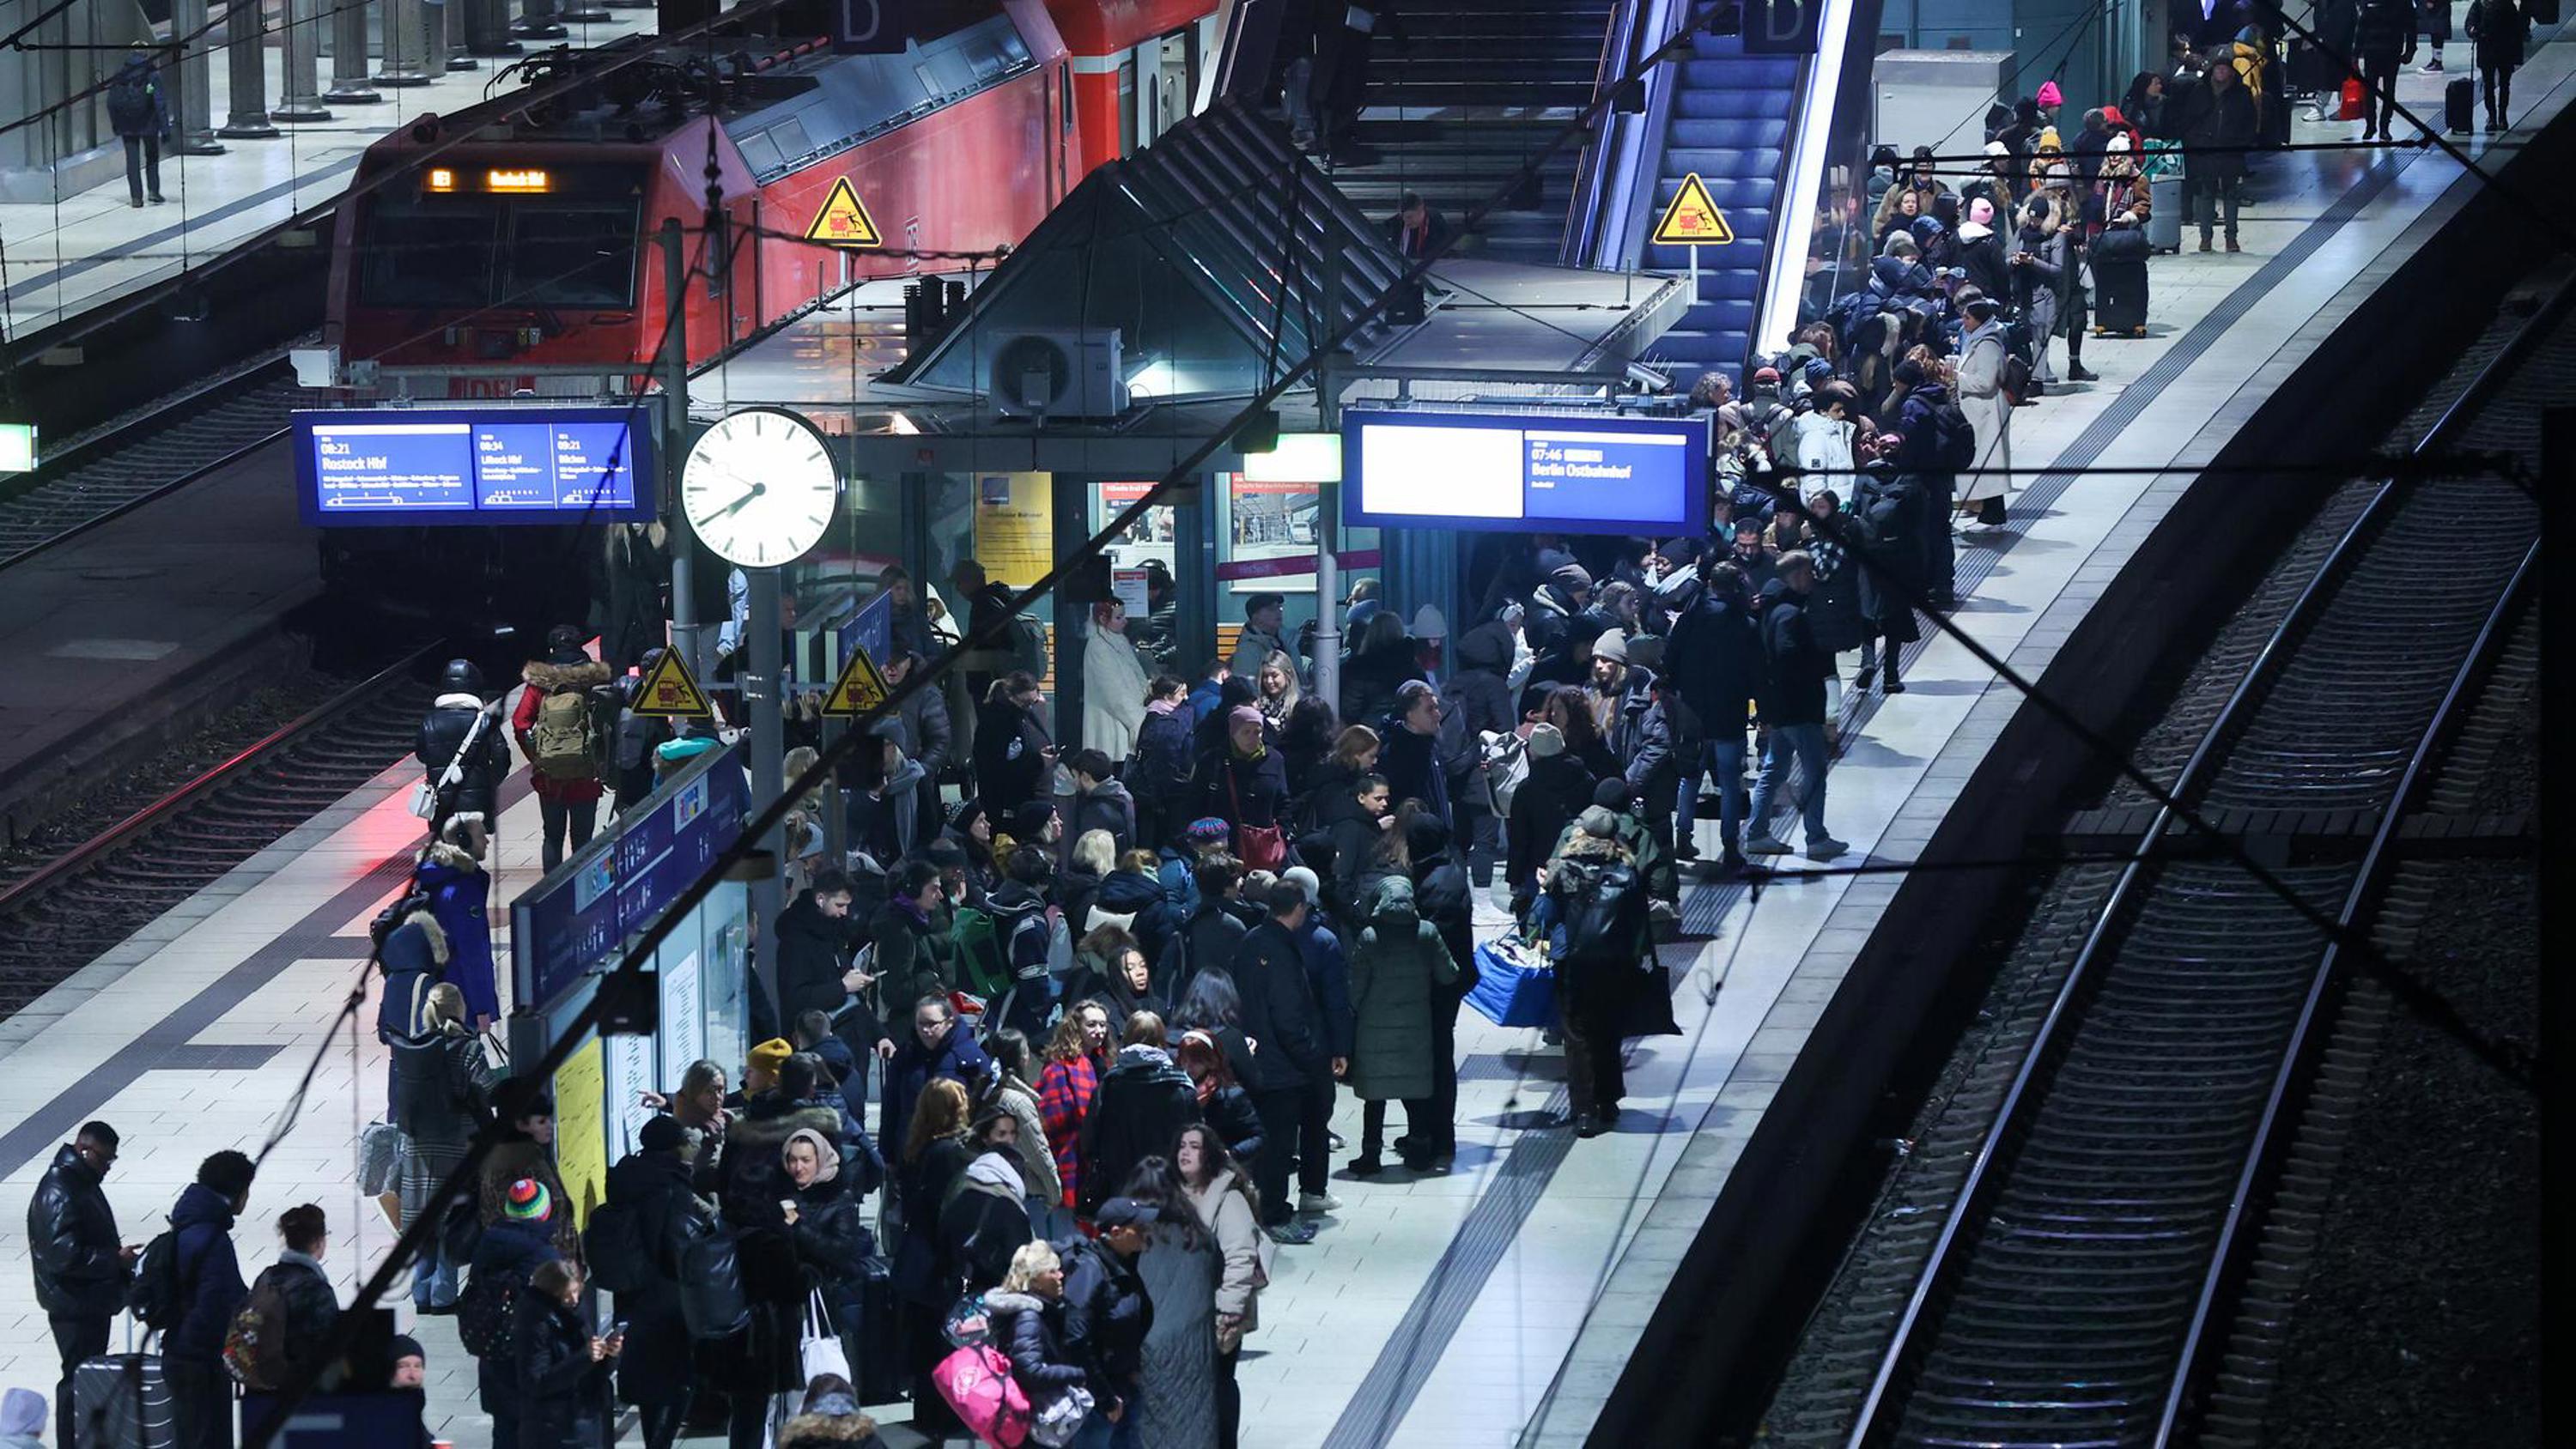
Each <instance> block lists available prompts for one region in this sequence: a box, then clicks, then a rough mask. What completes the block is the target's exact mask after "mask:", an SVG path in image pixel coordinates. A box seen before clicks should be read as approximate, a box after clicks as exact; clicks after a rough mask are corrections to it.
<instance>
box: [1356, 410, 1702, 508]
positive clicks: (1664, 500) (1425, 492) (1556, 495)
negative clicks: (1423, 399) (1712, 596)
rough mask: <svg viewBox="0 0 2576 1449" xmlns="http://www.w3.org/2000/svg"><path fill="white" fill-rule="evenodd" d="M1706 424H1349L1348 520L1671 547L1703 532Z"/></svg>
mask: <svg viewBox="0 0 2576 1449" xmlns="http://www.w3.org/2000/svg"><path fill="white" fill-rule="evenodd" d="M1707 474H1708V424H1707V423H1706V422H1705V421H1703V420H1701V419H1697V418H1631V417H1608V416H1600V417H1595V416H1587V415H1584V414H1579V413H1549V414H1528V413H1517V414H1505V413H1427V412H1423V413H1408V412H1364V411H1353V412H1348V413H1345V414H1344V415H1343V427H1342V477H1343V479H1344V487H1343V493H1342V521H1343V522H1344V523H1347V524H1352V525H1356V526H1363V527H1365V526H1376V527H1382V528H1464V529H1483V530H1508V531H1513V532H1519V531H1525V530H1538V531H1542V532H1554V533H1611V534H1633V535H1638V536H1651V537H1656V538H1668V537H1672V536H1675V535H1678V534H1684V533H1696V532H1698V531H1699V530H1700V529H1701V528H1703V527H1705V526H1706V524H1707V521H1708V489H1707V481H1706V480H1707Z"/></svg>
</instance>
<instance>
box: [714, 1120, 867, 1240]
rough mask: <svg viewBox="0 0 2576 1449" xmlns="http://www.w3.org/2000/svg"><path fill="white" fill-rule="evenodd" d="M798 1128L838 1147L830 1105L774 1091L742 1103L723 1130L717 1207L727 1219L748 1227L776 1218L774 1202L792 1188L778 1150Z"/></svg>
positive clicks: (838, 1125)
mask: <svg viewBox="0 0 2576 1449" xmlns="http://www.w3.org/2000/svg"><path fill="white" fill-rule="evenodd" d="M799 1131H811V1132H817V1133H820V1134H822V1137H823V1140H824V1141H826V1142H829V1143H831V1144H832V1147H833V1150H834V1151H836V1152H837V1151H839V1150H840V1149H841V1146H842V1143H841V1114H840V1113H839V1112H837V1111H835V1110H833V1109H832V1108H830V1107H826V1106H823V1105H821V1104H820V1103H816V1102H791V1101H789V1100H787V1098H786V1097H785V1096H783V1095H782V1094H780V1093H777V1092H763V1093H761V1094H760V1095H759V1096H757V1097H754V1098H752V1099H751V1100H750V1101H749V1102H747V1103H745V1104H744V1105H743V1109H742V1112H741V1114H740V1115H738V1116H736V1117H735V1118H734V1119H733V1121H732V1123H731V1124H730V1125H728V1126H727V1127H726V1128H725V1144H724V1193H723V1199H722V1203H721V1206H722V1207H723V1209H724V1217H725V1221H726V1222H729V1223H733V1224H736V1225H737V1226H741V1227H752V1226H776V1225H777V1224H778V1223H779V1222H780V1221H781V1215H780V1213H779V1211H778V1204H779V1201H780V1199H782V1198H785V1197H786V1196H787V1195H788V1194H789V1193H790V1192H792V1191H794V1190H795V1188H794V1184H793V1183H791V1182H789V1181H788V1178H787V1164H786V1162H785V1161H784V1160H783V1159H782V1157H781V1156H780V1154H781V1153H783V1152H785V1151H786V1149H787V1139H788V1138H790V1137H793V1136H795V1135H796V1134H797V1133H798V1132H799Z"/></svg>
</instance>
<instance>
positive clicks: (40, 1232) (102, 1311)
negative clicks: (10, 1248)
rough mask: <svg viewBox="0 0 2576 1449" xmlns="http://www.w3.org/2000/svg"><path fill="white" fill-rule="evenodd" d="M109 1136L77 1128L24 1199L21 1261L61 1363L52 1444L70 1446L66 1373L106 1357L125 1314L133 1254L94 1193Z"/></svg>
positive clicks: (109, 1154)
mask: <svg viewBox="0 0 2576 1449" xmlns="http://www.w3.org/2000/svg"><path fill="white" fill-rule="evenodd" d="M116 1145H117V1136H116V1129H115V1128H113V1127H110V1126H109V1125H107V1124H106V1123H104V1122H84V1123H82V1124H81V1129H80V1131H79V1132H78V1133H77V1134H75V1135H74V1136H73V1138H72V1140H71V1141H69V1142H66V1143H64V1144H63V1146H62V1148H61V1150H59V1151H57V1152H56V1153H55V1154H54V1161H53V1165H52V1166H50V1167H48V1168H46V1169H45V1175H44V1176H43V1177H40V1178H38V1179H37V1180H36V1193H35V1196H33V1197H31V1198H29V1199H28V1200H27V1255H28V1259H29V1261H30V1262H31V1264H32V1265H33V1266H34V1268H35V1271H36V1306H37V1307H39V1308H42V1309H43V1310H45V1317H46V1318H47V1319H48V1320H49V1321H50V1322H51V1324H52V1327H53V1330H54V1347H55V1348H56V1349H57V1350H58V1351H59V1352H60V1353H61V1355H62V1360H63V1377H62V1382H61V1383H59V1384H57V1385H56V1386H55V1388H54V1423H55V1442H56V1443H59V1444H74V1443H78V1442H79V1441H78V1440H76V1439H75V1438H74V1437H73V1436H72V1373H73V1371H74V1370H76V1369H78V1368H79V1367H80V1366H81V1365H82V1364H83V1363H85V1362H87V1361H88V1360H90V1359H93V1358H96V1357H98V1356H99V1355H100V1354H103V1353H105V1352H107V1337H108V1327H109V1325H110V1324H112V1323H113V1322H114V1321H115V1319H116V1315H117V1313H118V1312H119V1311H121V1310H122V1309H123V1308H124V1307H125V1291H126V1285H127V1283H128V1282H129V1281H130V1280H131V1279H132V1278H133V1276H134V1257H135V1251H136V1250H135V1249H134V1248H132V1247H130V1246H128V1245H126V1244H124V1243H122V1242H119V1241H118V1239H117V1232H116V1211H115V1209H113V1208H111V1207H109V1206H108V1203H107V1193H106V1192H105V1191H104V1190H103V1189H102V1188H101V1187H100V1186H99V1184H100V1183H101V1182H103V1181H104V1180H105V1179H106V1177H107V1170H108V1169H109V1168H111V1167H114V1166H115V1165H116Z"/></svg>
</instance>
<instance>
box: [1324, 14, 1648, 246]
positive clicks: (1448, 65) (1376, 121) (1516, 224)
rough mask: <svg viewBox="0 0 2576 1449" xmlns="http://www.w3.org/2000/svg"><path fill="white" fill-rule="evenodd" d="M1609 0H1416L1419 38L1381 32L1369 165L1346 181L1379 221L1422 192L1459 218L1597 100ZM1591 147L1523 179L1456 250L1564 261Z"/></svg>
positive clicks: (1371, 93)
mask: <svg viewBox="0 0 2576 1449" xmlns="http://www.w3.org/2000/svg"><path fill="white" fill-rule="evenodd" d="M1610 9H1611V6H1610V0H1407V3H1405V4H1404V5H1403V8H1402V24H1403V29H1404V33H1405V34H1406V36H1407V37H1408V38H1409V40H1410V44H1409V46H1408V47H1407V48H1405V49H1403V50H1398V49H1397V48H1396V47H1395V46H1394V45H1393V44H1392V43H1390V42H1389V41H1388V40H1387V39H1386V38H1385V37H1384V36H1380V38H1379V40H1378V43H1377V47H1376V53H1375V56H1374V58H1373V59H1372V60H1371V62H1370V67H1369V84H1368V101H1367V107H1366V109H1365V110H1364V111H1363V112H1362V115H1361V120H1360V125H1359V138H1360V142H1361V144H1362V145H1363V146H1364V147H1366V148H1367V149H1368V150H1369V151H1371V152H1373V153H1375V155H1374V157H1373V159H1371V161H1370V162H1369V164H1367V165H1363V166H1335V167H1332V168H1331V175H1332V178H1333V182H1334V184H1335V185H1336V186H1338V187H1340V188H1341V189H1342V191H1343V193H1344V194H1346V195H1348V196H1349V197H1350V198H1351V200H1352V201H1354V202H1356V203H1357V204H1358V205H1359V207H1360V209H1361V210H1363V211H1365V212H1367V213H1368V214H1369V215H1370V216H1371V217H1374V218H1377V219H1379V220H1384V219H1386V218H1388V217H1391V216H1393V215H1394V214H1395V207H1396V199H1397V198H1398V197H1399V196H1401V195H1402V194H1403V193H1405V192H1407V191H1415V192H1419V193H1421V195H1422V197H1423V199H1424V200H1425V201H1428V202H1429V203H1430V204H1431V205H1432V206H1433V207H1434V208H1435V209H1437V210H1439V211H1440V212H1442V213H1444V214H1445V215H1447V217H1448V218H1449V220H1450V221H1451V222H1452V223H1453V224H1454V223H1457V222H1460V221H1462V220H1464V218H1465V217H1466V214H1467V212H1468V211H1469V210H1470V209H1472V208H1473V207H1475V206H1476V205H1477V204H1478V203H1480V202H1482V201H1484V200H1485V198H1487V197H1488V196H1490V195H1492V194H1493V192H1494V190H1495V189H1496V188H1497V187H1499V186H1500V185H1501V184H1502V183H1503V181H1504V180H1505V179H1506V178H1507V177H1509V176H1511V175H1512V173H1513V172H1515V171H1517V170H1518V169H1520V166H1521V164H1522V162H1523V161H1524V159H1525V158H1526V157H1528V155H1529V154H1530V153H1531V152H1533V151H1536V150H1538V149H1539V148H1540V147H1541V146H1544V145H1546V144H1547V142H1548V141H1549V140H1550V139H1552V138H1553V137H1554V136H1555V135H1556V134H1557V132H1559V131H1561V130H1563V129H1564V127H1565V125H1566V123H1567V122H1568V121H1570V120H1572V119H1573V118H1574V116H1575V114H1576V113H1577V112H1579V111H1581V110H1582V109H1583V107H1585V106H1587V105H1589V104H1591V101H1592V86H1593V79H1594V75H1595V73H1596V71H1597V70H1598V69H1599V67H1600V64H1601V47H1602V40H1603V37H1604V35H1605V34H1606V33H1607V32H1608V29H1609V25H1610ZM1579 149H1580V148H1579V146H1577V145H1575V144H1571V143H1570V144H1568V145H1566V146H1565V147H1563V148H1562V149H1561V150H1559V151H1558V152H1557V153H1556V154H1555V155H1553V156H1551V157H1550V158H1549V159H1548V161H1547V163H1546V165H1545V166H1544V168H1543V169H1542V170H1541V172H1540V173H1539V176H1538V179H1537V184H1536V185H1534V186H1529V187H1524V188H1523V189H1522V190H1521V192H1520V193H1519V194H1517V195H1515V196H1513V197H1512V198H1510V200H1509V201H1508V202H1506V204H1505V205H1504V206H1503V207H1501V208H1499V209H1497V210H1495V211H1494V212H1492V213H1490V214H1488V215H1487V216H1486V218H1485V219H1484V221H1483V222H1482V223H1480V224H1479V225H1478V226H1477V227H1476V229H1475V230H1474V231H1473V232H1471V233H1469V234H1468V235H1467V236H1465V237H1462V238H1460V239H1459V242H1458V244H1457V246H1456V247H1455V248H1453V249H1452V251H1451V253H1450V255H1452V256H1482V257H1488V258H1492V259H1496V260H1500V261H1511V262H1529V263H1534V264H1538V265H1546V266H1552V265H1554V264H1555V263H1556V261H1557V251H1558V248H1559V246H1560V245H1561V243H1562V241H1563V238H1564V233H1565V210H1566V198H1567V192H1568V190H1569V188H1570V187H1571V185H1572V182H1573V178H1574V167H1575V160H1576V157H1577V156H1578V154H1579Z"/></svg>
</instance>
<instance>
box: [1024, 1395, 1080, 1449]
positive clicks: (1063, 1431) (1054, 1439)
mask: <svg viewBox="0 0 2576 1449" xmlns="http://www.w3.org/2000/svg"><path fill="white" fill-rule="evenodd" d="M1090 1417H1091V1390H1089V1389H1086V1388H1084V1387H1083V1386H1082V1385H1080V1384H1068V1385H1067V1386H1066V1387H1065V1390H1064V1392H1063V1393H1060V1394H1058V1395H1056V1396H1055V1397H1054V1398H1053V1399H1050V1400H1048V1401H1047V1406H1046V1407H1045V1408H1043V1409H1040V1410H1038V1411H1037V1412H1036V1413H1035V1414H1034V1415H1032V1416H1031V1417H1030V1419H1029V1442H1030V1443H1032V1444H1043V1445H1045V1446H1046V1449H1064V1446H1065V1445H1067V1444H1070V1443H1072V1442H1073V1436H1074V1435H1076V1434H1079V1433H1081V1432H1082V1426H1083V1423H1084V1421H1086V1420H1088V1419H1089V1418H1090Z"/></svg>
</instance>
